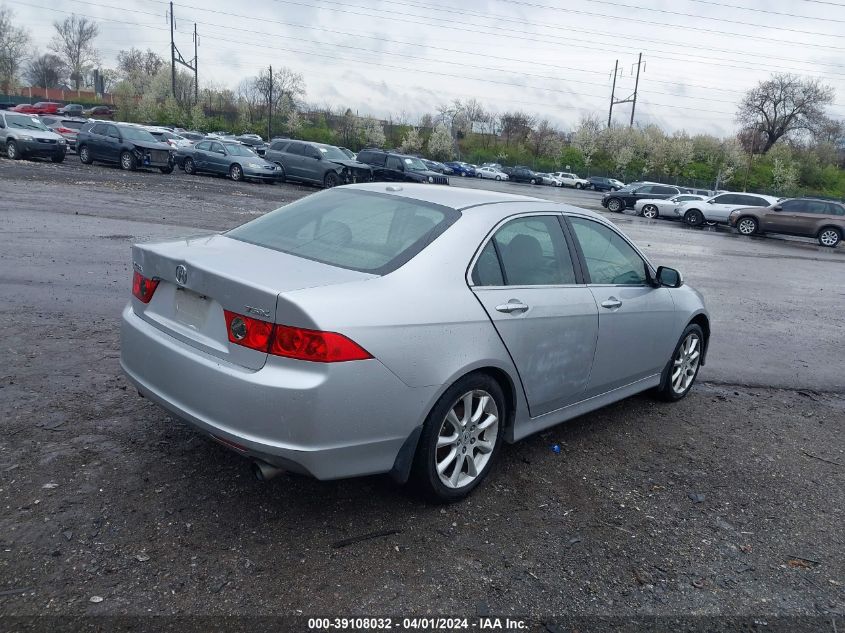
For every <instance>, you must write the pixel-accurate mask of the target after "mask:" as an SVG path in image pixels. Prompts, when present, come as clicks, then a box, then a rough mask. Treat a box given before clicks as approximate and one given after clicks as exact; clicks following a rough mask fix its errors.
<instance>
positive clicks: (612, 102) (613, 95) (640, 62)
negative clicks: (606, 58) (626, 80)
mask: <svg viewBox="0 0 845 633" xmlns="http://www.w3.org/2000/svg"><path fill="white" fill-rule="evenodd" d="M640 66H643V67H644V66H645V65H644V64H643V54H642V53H640V56H639V58H638V59H637V79H636V82H635V83H634V93H633V94H632V95H631V96H630V97H628V98H627V99H617V98H616V74H617V70H618V68H619V60H618V59H617V60H616V66H614V68H613V88H612V89H611V92H610V112H608V114H607V127H610V124H611V119H612V118H613V106H615V105H619V104H621V103H631V104H633V105H632V106H631V125H634V111H635V110H636V108H637V90H639V87H640ZM632 72H633V69H632Z"/></svg>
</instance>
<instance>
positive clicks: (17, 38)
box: [0, 6, 29, 94]
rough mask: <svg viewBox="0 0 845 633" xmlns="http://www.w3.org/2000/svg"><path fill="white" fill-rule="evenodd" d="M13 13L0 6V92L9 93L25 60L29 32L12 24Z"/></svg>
mask: <svg viewBox="0 0 845 633" xmlns="http://www.w3.org/2000/svg"><path fill="white" fill-rule="evenodd" d="M13 17H14V13H12V11H11V9H8V8H6V7H5V6H0V92H3V93H5V94H9V93H10V92H11V91H12V89H14V87H15V85H16V84H17V79H18V73H19V72H20V69H21V65H22V64H23V63H24V62H25V61H26V60H27V49H28V48H29V33H28V32H27V31H26V30H25V29H23V28H20V27H17V26H15V25H14V24H13V22H12V18H13Z"/></svg>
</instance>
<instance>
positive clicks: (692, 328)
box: [654, 323, 707, 402]
mask: <svg viewBox="0 0 845 633" xmlns="http://www.w3.org/2000/svg"><path fill="white" fill-rule="evenodd" d="M689 336H697V337H698V362H697V363H696V365H695V367H694V368H690V367H688V366H687V365H681V366H680V369H681V371H682V372H687V371H690V370H691V371H692V372H693V373H692V374H691V379H690V381H689V383H688V384H687V385H686V386H685V388H683V389H682V390H680V391H678V390H677V389H676V388H675V387H674V386H673V384H672V383H673V381H672V374H673V370H674V368H675V366H676V363H677V361H678V358H679V356H681V349H682V347H683V346H684V344H685V343H686V341H687V337H689ZM706 344H707V341H706V340H705V339H704V332H703V331H702V329H701V326H699V325H697V324H696V323H690V324H689V325H688V326H687V327H686V329H685V330H684V332H683V334H681V338H680V339H678V344H677V345H675V348H674V350H673V351H672V356H671V357H670V358H669V362H667V363H666V367H664V368H663V373H662V374H661V375H660V385H659V386H658V387H657V388H656V389H655V391H654V393H655V395H656V396H657V397H658V398H659V399H660V400H663V401H665V402H677V401H678V400H681V399H682V398H685V397H686V395H687V394H688V393H689V392H690V389H692V386H693V385H694V384H695V379H696V378H697V377H698V370H699V369H700V368H701V355H702V354H703V353H704V349H705V346H706Z"/></svg>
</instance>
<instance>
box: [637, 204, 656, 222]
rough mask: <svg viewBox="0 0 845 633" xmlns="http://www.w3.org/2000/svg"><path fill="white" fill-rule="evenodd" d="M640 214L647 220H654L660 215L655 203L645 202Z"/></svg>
mask: <svg viewBox="0 0 845 633" xmlns="http://www.w3.org/2000/svg"><path fill="white" fill-rule="evenodd" d="M640 215H641V216H643V217H644V218H648V219H649V220H656V219H657V218H658V217H659V216H660V211H659V210H658V209H657V205H655V204H646V205H643V208H642V211H640Z"/></svg>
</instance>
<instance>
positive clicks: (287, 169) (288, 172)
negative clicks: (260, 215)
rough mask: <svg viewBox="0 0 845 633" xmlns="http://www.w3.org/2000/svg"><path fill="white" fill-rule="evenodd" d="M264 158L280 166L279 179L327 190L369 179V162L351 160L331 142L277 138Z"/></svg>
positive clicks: (370, 178)
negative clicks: (329, 143)
mask: <svg viewBox="0 0 845 633" xmlns="http://www.w3.org/2000/svg"><path fill="white" fill-rule="evenodd" d="M264 158H265V159H267V160H268V161H270V162H272V163H275V164H276V165H278V166H279V167H280V168H281V169H282V174H281V178H282V180H285V179H288V180H296V181H299V182H310V183H314V184H317V185H321V186H323V187H325V188H327V189H328V188H331V187H335V186H337V185H345V184H349V183H355V182H369V181H371V180H372V179H373V171H372V169H371V168H370V166H369V165H365V164H364V163H359V162H358V161H356V160H351V159H350V158H349V157H348V156H347V155H346V154H344V153H343V152H342V151H341V150H340V148H338V147H335V146H334V145H324V144H323V143H309V142H307V141H292V140H290V139H286V140H278V141H273V143H271V145H270V147H269V149H268V150H267V152H266V153H265V154H264Z"/></svg>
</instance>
